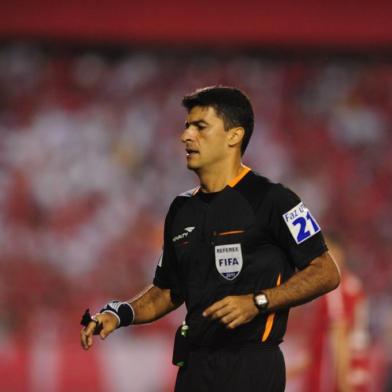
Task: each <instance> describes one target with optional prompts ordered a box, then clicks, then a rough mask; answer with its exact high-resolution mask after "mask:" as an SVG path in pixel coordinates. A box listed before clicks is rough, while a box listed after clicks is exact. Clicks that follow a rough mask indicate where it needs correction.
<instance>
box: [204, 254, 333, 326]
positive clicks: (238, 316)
mask: <svg viewBox="0 0 392 392" xmlns="http://www.w3.org/2000/svg"><path fill="white" fill-rule="evenodd" d="M339 283H340V273H339V270H338V268H337V266H336V264H335V262H334V260H333V259H332V257H331V256H330V254H329V253H328V252H325V253H323V254H322V255H321V256H319V257H316V258H315V259H314V260H313V261H312V262H311V263H310V264H309V265H308V266H307V267H306V268H304V269H303V270H302V271H299V272H297V273H296V274H295V275H293V276H292V277H291V278H290V279H289V280H287V281H286V282H285V283H283V284H282V285H281V286H279V287H274V288H271V289H267V290H264V291H263V292H264V293H265V294H266V296H267V298H268V301H269V304H268V311H274V310H277V309H280V308H286V307H292V306H296V305H300V304H303V303H305V302H308V301H311V300H312V299H314V298H316V297H318V296H320V295H322V294H325V293H327V292H328V291H331V290H333V289H335V288H336V287H337V286H338V285H339ZM258 313H259V310H258V309H257V308H256V306H255V304H254V302H253V293H251V294H246V295H237V296H234V295H233V296H228V297H225V298H223V299H222V300H220V301H217V302H215V303H214V304H212V305H211V306H210V307H209V308H207V309H206V310H205V311H204V312H203V315H204V317H210V318H211V319H219V320H220V321H221V322H222V323H223V324H225V325H226V327H227V328H230V329H234V328H236V327H238V326H239V325H241V324H245V323H247V322H249V321H251V320H253V318H254V317H255V316H256V315H257V314H258Z"/></svg>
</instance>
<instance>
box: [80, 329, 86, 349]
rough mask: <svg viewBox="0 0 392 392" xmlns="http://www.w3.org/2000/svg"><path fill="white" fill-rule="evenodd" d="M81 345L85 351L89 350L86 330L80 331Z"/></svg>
mask: <svg viewBox="0 0 392 392" xmlns="http://www.w3.org/2000/svg"><path fill="white" fill-rule="evenodd" d="M80 344H81V346H82V347H83V348H84V349H85V350H87V338H86V332H85V329H84V328H83V329H82V330H81V331H80Z"/></svg>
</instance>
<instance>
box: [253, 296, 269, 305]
mask: <svg viewBox="0 0 392 392" xmlns="http://www.w3.org/2000/svg"><path fill="white" fill-rule="evenodd" d="M255 302H256V305H257V306H258V307H259V308H265V307H266V306H267V305H268V299H267V297H266V295H265V294H259V295H256V296H255Z"/></svg>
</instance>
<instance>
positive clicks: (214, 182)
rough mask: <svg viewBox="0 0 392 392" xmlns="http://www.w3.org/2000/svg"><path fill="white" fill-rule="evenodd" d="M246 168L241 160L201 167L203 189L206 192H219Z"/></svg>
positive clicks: (200, 175)
mask: <svg viewBox="0 0 392 392" xmlns="http://www.w3.org/2000/svg"><path fill="white" fill-rule="evenodd" d="M243 170H245V166H244V165H243V164H242V163H241V161H240V160H238V161H235V162H232V163H228V162H222V163H220V164H217V165H215V166H213V167H209V168H203V169H199V170H198V171H197V175H198V176H199V179H200V187H201V191H202V192H205V193H212V192H219V191H221V190H222V189H224V188H225V187H226V185H227V184H228V183H229V182H230V181H231V180H232V179H233V178H235V177H237V176H238V175H239V174H241V173H242V172H243Z"/></svg>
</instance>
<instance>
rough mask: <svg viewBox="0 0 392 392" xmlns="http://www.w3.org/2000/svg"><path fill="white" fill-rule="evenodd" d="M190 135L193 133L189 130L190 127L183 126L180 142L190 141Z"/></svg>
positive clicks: (191, 138)
mask: <svg viewBox="0 0 392 392" xmlns="http://www.w3.org/2000/svg"><path fill="white" fill-rule="evenodd" d="M192 135H193V133H192V131H191V130H190V128H185V129H184V130H183V132H182V135H181V142H182V143H186V142H190V141H192V140H193V136H192Z"/></svg>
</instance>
